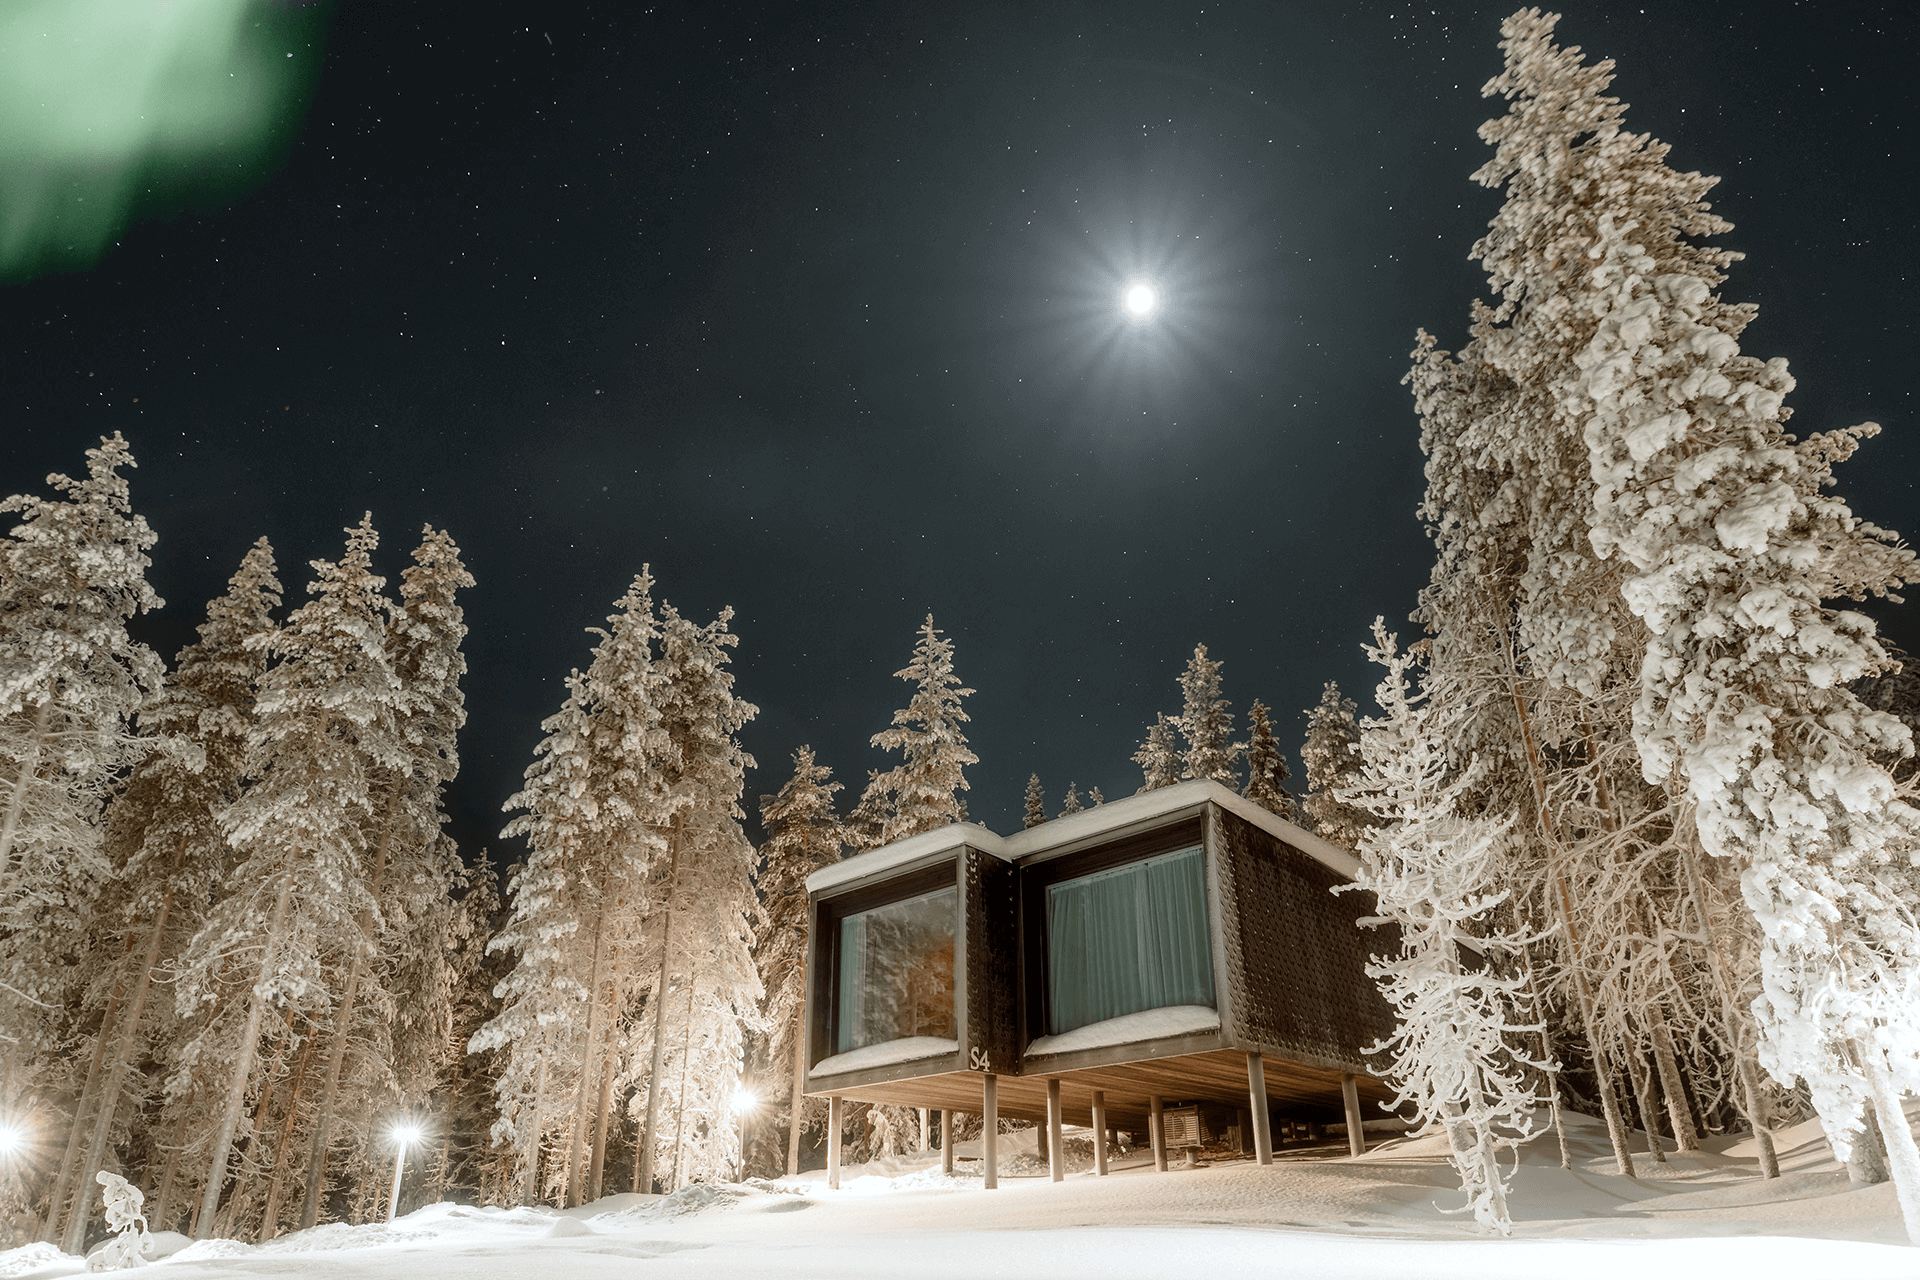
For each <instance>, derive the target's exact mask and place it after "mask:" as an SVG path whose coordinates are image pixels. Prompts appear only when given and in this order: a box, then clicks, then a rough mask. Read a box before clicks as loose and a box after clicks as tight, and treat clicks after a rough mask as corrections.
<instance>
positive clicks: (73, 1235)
mask: <svg viewBox="0 0 1920 1280" xmlns="http://www.w3.org/2000/svg"><path fill="white" fill-rule="evenodd" d="M279 605H280V583H279V580H278V579H277V578H276V577H275V573H274V561H273V548H272V547H271V546H269V545H268V543H267V540H266V539H265V538H262V539H260V540H259V541H258V542H256V543H254V545H253V547H252V548H251V549H250V550H249V551H248V552H247V554H246V556H245V558H244V559H242V560H241V562H240V567H239V569H238V571H237V572H236V573H235V574H234V575H233V577H232V578H231V579H230V580H229V581H228V584H227V591H226V593H225V594H224V595H222V596H219V597H217V598H216V599H215V600H213V602H212V603H210V604H209V605H208V606H207V620H206V621H205V622H203V623H202V624H201V625H200V629H199V639H198V640H197V641H196V642H194V643H193V644H190V645H188V646H187V647H186V648H184V649H182V650H181V651H180V654H179V656H178V657H177V658H176V659H175V660H174V667H173V673H172V674H171V675H170V676H169V677H168V678H167V682H166V687H165V689H164V690H163V691H162V692H161V693H160V694H159V696H157V697H156V698H154V699H153V700H152V701H151V702H149V703H148V704H147V706H146V707H144V708H143V709H142V710H141V711H140V715H139V723H140V728H141V730H142V732H143V733H145V734H147V735H149V736H151V737H154V738H159V739H163V740H165V739H170V740H173V741H174V742H176V743H179V744H182V745H186V746H190V747H191V748H192V750H179V749H174V750H161V751H155V752H152V753H150V754H149V755H147V756H146V757H145V758H144V759H143V760H141V761H140V763H139V764H137V765H136V766H135V767H134V770H133V774H132V776H131V777H130V778H129V780H128V782H127V785H126V788H125V789H124V790H123V791H122V792H121V793H120V794H119V795H118V796H117V797H116V798H115V800H114V802H113V805H112V807H111V808H110V809H109V811H108V815H107V834H106V852H107V855H108V858H109V860H110V861H111V863H112V864H113V868H114V872H113V878H112V880H111V881H110V882H109V884H108V886H107V889H106V891H105V894H104V895H103V900H102V903H101V909H100V914H99V916H98V917H96V923H95V932H96V933H97V934H99V935H102V936H103V938H105V939H107V941H105V943H104V944H103V945H96V946H95V947H94V948H93V950H94V951H95V953H96V954H101V953H104V954H108V955H112V956H115V957H116V958H122V957H123V959H121V962H120V963H117V964H114V965H113V966H111V967H110V968H109V969H107V970H105V971H104V972H102V973H101V974H100V975H99V977H98V979H97V980H96V981H94V982H93V983H91V984H90V986H89V989H88V990H87V991H86V992H85V993H84V997H83V1005H82V1008H83V1011H84V1013H83V1016H84V1017H86V1018H87V1019H88V1020H91V1017H92V1014H93V1013H94V1012H95V1011H96V1010H97V1011H98V1015H99V1024H98V1029H97V1031H96V1032H95V1040H94V1045H93V1054H94V1055H95V1057H96V1058H97V1060H98V1061H99V1063H100V1066H99V1069H98V1071H97V1072H89V1075H91V1076H94V1079H93V1081H92V1087H90V1088H89V1089H88V1090H87V1091H86V1093H85V1094H83V1096H82V1098H81V1102H80V1106H79V1108H78V1110H77V1113H76V1115H75V1125H74V1129H73V1139H72V1143H71V1144H70V1150H69V1156H68V1158H67V1159H66V1160H63V1161H62V1164H61V1167H60V1170H59V1176H58V1179H57V1180H56V1182H55V1185H54V1190H53V1194H52V1203H53V1206H54V1213H53V1215H51V1216H50V1218H49V1221H48V1224H47V1225H48V1236H49V1238H60V1239H62V1247H63V1248H64V1249H65V1250H66V1251H67V1252H68V1253H75V1254H77V1253H79V1252H80V1251H81V1246H82V1245H83V1244H84V1243H85V1240H86V1229H87V1223H88V1221H89V1215H88V1214H87V1213H85V1212H80V1213H74V1214H71V1215H70V1217H69V1219H68V1223H67V1225H66V1229H65V1230H64V1232H61V1231H60V1226H59V1223H58V1216H59V1213H60V1206H62V1205H64V1204H66V1203H67V1202H68V1200H69V1198H70V1193H71V1192H72V1191H74V1190H75V1189H76V1185H77V1190H78V1191H79V1192H80V1194H79V1196H78V1197H77V1203H78V1204H80V1205H82V1206H84V1205H86V1204H88V1203H89V1201H90V1199H91V1197H89V1196H87V1195H86V1194H85V1192H86V1178H87V1176H88V1174H89V1173H90V1172H92V1171H93V1170H97V1169H99V1168H100V1167H101V1161H102V1159H103V1158H104V1156H105V1154H106V1151H107V1146H108V1142H109V1140H110V1138H111V1136H112V1135H113V1133H114V1132H115V1128H116V1123H117V1122H116V1117H117V1115H118V1113H119V1111H120V1107H121V1099H122V1094H123V1090H124V1089H125V1086H126V1084H127V1080H128V1072H129V1070H130V1069H131V1068H132V1067H133V1065H134V1063H135V1061H136V1057H137V1056H141V1055H142V1053H143V1050H144V1049H146V1047H147V1046H148V1045H149V1043H150V1042H151V1041H154V1040H156V1039H160V1040H166V1039H170V1038H171V1033H172V1032H174V1031H176V1030H177V1026H176V1019H175V1016H174V1015H173V1013H172V1011H171V1010H170V1009H169V1008H167V1007H165V1006H164V1005H162V1006H161V1007H157V1008H152V1007H150V997H151V995H152V988H153V980H154V977H155V974H156V972H157V971H158V970H159V969H160V968H161V967H162V966H163V965H164V964H167V963H170V962H171V961H172V959H173V958H174V957H176V956H178V955H179V954H180V952H181V951H182V950H183V949H184V947H185V946H186V944H187V941H188V940H189V939H191V938H192V937H193V935H194V934H195V933H196V932H198V931H199V928H200V926H201V924H202V923H204V920H205V916H206V911H207V907H208V905H209V904H210V903H211V902H213V900H214V897H215V893H216V890H217V889H218V887H219V886H220V883H221V881H222V879H223V877H224V873H225V870H226V868H227V864H228V862H229V860H230V858H231V854H232V851H231V849H230V848H229V847H228V845H227V842H226V839H225V836H224V834H223V833H222V832H221V830H220V828H219V826H218V824H217V823H216V822H215V814H217V813H218V812H220V811H221V810H224V809H225V808H226V807H227V806H228V805H230V804H231V803H233V801H234V800H235V799H237V798H238V797H239V794H240V787H241V779H242V774H243V771H244V767H245V763H246V748H247V737H248V733H249V731H250V729H251V727H252V722H253V706H254V700H255V699H256V697H257V696H258V694H259V682H260V678H261V676H262V675H263V674H264V673H265V671H266V646H265V645H264V644H263V643H261V642H260V638H263V637H266V636H269V635H271V634H272V632H273V629H274V625H275V624H274V621H273V610H275V609H277V608H278V607H279ZM250 642H251V643H250ZM116 944H117V945H116ZM156 1027H158V1028H159V1029H160V1031H159V1034H158V1036H156ZM159 1047H164V1046H159ZM155 1154H157V1153H155ZM149 1158H152V1156H151V1154H150V1156H149Z"/></svg>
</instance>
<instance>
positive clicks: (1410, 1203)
mask: <svg viewBox="0 0 1920 1280" xmlns="http://www.w3.org/2000/svg"><path fill="white" fill-rule="evenodd" d="M1541 1120H1542V1121H1543V1122H1544V1116H1542V1117H1541ZM1568 1129H1569V1132H1568V1138H1569V1142H1570V1145H1571V1148H1572V1154H1573V1168H1572V1169H1571V1170H1563V1169H1561V1168H1560V1165H1559V1153H1558V1149H1557V1146H1556V1144H1555V1141H1554V1138H1553V1135H1552V1133H1551V1132H1548V1133H1547V1134H1545V1135H1544V1136H1542V1137H1540V1138H1536V1139H1534V1140H1533V1141H1531V1142H1529V1143H1527V1144H1526V1145H1525V1146H1523V1147H1521V1148H1520V1151H1519V1160H1520V1165H1519V1168H1518V1170H1517V1172H1516V1176H1515V1181H1514V1190H1513V1197H1512V1209H1513V1217H1514V1236H1515V1238H1514V1239H1511V1240H1500V1239H1495V1238H1490V1237H1489V1236H1487V1235H1485V1234H1484V1233H1482V1232H1481V1231H1480V1230H1478V1229H1477V1228H1476V1227H1475V1225H1474V1223H1473V1221H1472V1219H1471V1218H1470V1217H1467V1216H1465V1215H1461V1214H1458V1213H1450V1212H1447V1211H1448V1210H1453V1209H1457V1208H1458V1207H1459V1205H1460V1202H1461V1194H1460V1190H1459V1179H1458V1177H1457V1176H1456V1175H1455V1174H1454V1172H1453V1170H1452V1169H1450V1168H1449V1167H1448V1166H1447V1162H1446V1156H1445V1147H1446V1140H1445V1138H1444V1137H1442V1136H1441V1135H1438V1134H1429V1135H1425V1136H1415V1137H1408V1138H1400V1139H1395V1140H1392V1141H1389V1142H1383V1143H1381V1144H1379V1145H1378V1146H1377V1147H1375V1148H1374V1149H1373V1150H1371V1151H1369V1152H1368V1153H1367V1154H1366V1155H1364V1156H1362V1157H1360V1158H1359V1159H1353V1158H1351V1157H1349V1156H1347V1155H1346V1151H1345V1144H1344V1143H1336V1144H1331V1145H1329V1146H1326V1147H1320V1148H1314V1149H1297V1148H1295V1149H1285V1150H1282V1151H1281V1152H1279V1153H1277V1155H1276V1158H1275V1161H1274V1163H1273V1164H1272V1165H1269V1166H1266V1167H1264V1168H1263V1167H1261V1166H1259V1165H1256V1164H1254V1163H1253V1162H1252V1161H1250V1160H1233V1161H1220V1162H1218V1163H1215V1164H1213V1165H1211V1166H1206V1167H1202V1168H1199V1169H1193V1170H1179V1169H1176V1170H1174V1171H1172V1172H1169V1173H1164V1174H1161V1173H1155V1172H1153V1169H1152V1163H1151V1158H1150V1157H1149V1156H1148V1155H1146V1153H1144V1152H1141V1151H1139V1150H1135V1151H1133V1152H1132V1153H1131V1154H1130V1155H1128V1156H1125V1157H1122V1158H1120V1159H1119V1160H1117V1161H1116V1162H1115V1165H1114V1173H1113V1175H1112V1176H1111V1177H1107V1178H1095V1177H1094V1176H1092V1174H1090V1173H1084V1172H1076V1173H1073V1174H1071V1175H1069V1176H1068V1178H1067V1180H1066V1181H1065V1182H1062V1183H1053V1182H1051V1181H1049V1180H1048V1179H1047V1177H1046V1176H1045V1173H1044V1172H1043V1170H1044V1165H1043V1164H1042V1163H1041V1162H1040V1161H1039V1160H1038V1159H1037V1158H1036V1159H1034V1160H1033V1161H1032V1162H1031V1167H1032V1169H1033V1171H1034V1173H1035V1175H1037V1176H1027V1177H1021V1176H1006V1175H1003V1180H1002V1182H1001V1184H1000V1189H999V1190H997V1191H986V1190H984V1189H983V1188H982V1187H981V1183H980V1178H979V1176H978V1173H977V1170H978V1164H977V1162H975V1161H972V1160H967V1159H964V1158H963V1159H962V1160H961V1161H960V1164H959V1172H957V1173H956V1174H954V1175H946V1174H942V1173H941V1172H940V1168H939V1163H938V1158H937V1156H933V1155H919V1156H895V1157H890V1158H888V1159H886V1160H883V1161H876V1162H874V1163H873V1164H871V1165H866V1166H858V1167H852V1168H848V1169H846V1170H844V1171H843V1174H842V1181H841V1187H840V1189H839V1190H838V1191H832V1190H829V1189H828V1188H827V1187H826V1184H825V1175H824V1174H821V1173H818V1172H815V1173H810V1174H803V1175H801V1176H800V1177H798V1178H792V1179H787V1178H782V1179H778V1180H776V1181H763V1180H759V1179H755V1180H752V1181H749V1182H746V1183H722V1184H713V1183H704V1184H696V1185H694V1186H691V1187H687V1188H685V1189H684V1190H681V1191H679V1192H676V1193H675V1194H673V1195H671V1196H648V1195H618V1196H609V1197H607V1198H606V1199H604V1200H600V1201H596V1202H595V1203H593V1204H590V1205H585V1206H582V1207H581V1208H578V1209H569V1210H565V1211H563V1212H555V1211H554V1210H552V1209H548V1208H544V1207H528V1208H515V1209H506V1210H502V1209H492V1208H484V1209H483V1208H473V1207H469V1206H463V1205H453V1204H437V1205H430V1206H428V1207H426V1208H424V1209H420V1210H418V1211H416V1212H414V1213H410V1214H407V1215H405V1216H404V1217H402V1218H401V1219H400V1220H399V1221H398V1222H396V1223H394V1224H393V1225H392V1226H391V1227H389V1226H387V1225H386V1224H385V1223H378V1224H373V1223H370V1224H367V1225H366V1226H360V1227H352V1226H344V1225H341V1224H334V1225H331V1226H325V1227H320V1228H317V1229H315V1230H313V1231H298V1232H294V1233H292V1234H290V1235H287V1236H283V1237H281V1238H280V1239H278V1240H274V1241H270V1242H268V1243H266V1244H262V1245H247V1244H242V1243H240V1242H238V1241H232V1240H202V1241H199V1242H197V1243H195V1244H194V1245H193V1246H191V1247H190V1248H188V1249H185V1250H182V1251H181V1252H180V1253H178V1254H175V1255H174V1256H173V1257H170V1258H166V1259H163V1260H161V1261H158V1262H155V1263H153V1264H152V1265H153V1266H154V1267H156V1268H161V1270H159V1271H157V1272H153V1273H151V1274H152V1275H153V1280H233V1278H234V1277H236V1276H241V1275H246V1276H289V1277H291V1276H303V1277H304V1276H320V1277H325V1278H326V1280H419V1278H420V1277H422V1276H432V1277H434V1278H435V1280H540V1278H542V1277H546V1276H554V1275H559V1276H564V1277H566V1280H634V1278H635V1277H637V1276H642V1275H644V1276H647V1277H654V1278H671V1280H721V1278H723V1277H725V1278H728V1280H734V1278H738V1277H755V1278H763V1280H979V1277H982V1276H1014V1277H1031V1278H1034V1280H1040V1278H1044V1280H1115V1278H1116V1277H1127V1276H1145V1275H1181V1276H1241V1275H1244V1276H1296V1275H1297V1276H1312V1277H1313V1278H1314V1280H1399V1278H1403V1277H1409V1276H1418V1277H1420V1278H1421V1280H1539V1278H1540V1277H1541V1276H1551V1277H1553V1280H1586V1278H1587V1277H1593V1278H1594V1280H1619V1278H1620V1277H1621V1276H1623V1275H1624V1276H1633V1275H1645V1276H1700V1277H1705V1276H1722V1275H1727V1276H1738V1277H1740V1278H1741V1280H1773V1278H1774V1277H1779V1278H1780V1280H1808V1277H1824V1276H1844V1277H1846V1280H1880V1278H1881V1277H1887V1278H1888V1280H1891V1278H1892V1277H1896V1276H1897V1277H1905V1278H1910V1277H1911V1276H1912V1275H1913V1274H1914V1258H1915V1256H1916V1255H1915V1253H1914V1250H1913V1249H1912V1248H1911V1247H1910V1246H1908V1245H1906V1244H1905V1243H1904V1241H1905V1238H1906V1236H1905V1231H1904V1229H1903V1227H1902V1225H1901V1221H1900V1213H1899V1209H1898V1207H1897V1206H1896V1204H1895V1202H1894V1193H1893V1186H1892V1184H1890V1183H1882V1184H1880V1185H1879V1186H1873V1187H1864V1188H1859V1189H1854V1188H1851V1187H1850V1186H1849V1185H1848V1182H1847V1175H1846V1172H1845V1170H1844V1169H1842V1168H1840V1167H1839V1166H1837V1165H1836V1164H1835V1163H1834V1161H1833V1159H1832V1155H1831V1153H1830V1151H1829V1149H1828V1147H1827V1144H1826V1142H1825V1141H1824V1139H1822V1137H1821V1136H1820V1131H1819V1126H1818V1124H1817V1122H1811V1121H1810V1122H1808V1123H1805V1124H1801V1125H1797V1126H1795V1127H1793V1128H1791V1129H1784V1130H1781V1131H1779V1132H1778V1133H1777V1134H1776V1138H1777V1140H1778V1144H1779V1148H1780V1157H1781V1165H1782V1168H1783V1170H1784V1172H1785V1176H1784V1177H1782V1178H1780V1179H1778V1180H1775V1181H1770V1182H1769V1181H1762V1180H1761V1179H1760V1177H1759V1176H1758V1175H1757V1173H1756V1172H1755V1169H1754V1162H1753V1144H1752V1142H1751V1141H1750V1140H1748V1139H1745V1138H1742V1139H1728V1138H1710V1139H1708V1140H1707V1141H1706V1148H1707V1149H1706V1150H1704V1151H1701V1152H1697V1153H1693V1154H1689V1155H1685V1156H1681V1155H1674V1154H1669V1155H1668V1157H1667V1159H1668V1163H1667V1164H1665V1165H1656V1164H1654V1162H1653V1161H1652V1159H1651V1157H1648V1158H1646V1159H1645V1160H1644V1161H1643V1162H1642V1169H1643V1175H1642V1176H1641V1177H1639V1178H1622V1177H1618V1176H1616V1175H1614V1174H1612V1173H1610V1172H1609V1170H1610V1169H1611V1168H1612V1165H1613V1158H1612V1155H1611V1153H1610V1151H1609V1148H1608V1146H1607V1137H1606V1130H1605V1128H1604V1127H1603V1126H1602V1125H1601V1124H1600V1123H1599V1122H1598V1121H1595V1120H1591V1119H1588V1118H1586V1117H1583V1116H1577V1115H1570V1116H1569V1117H1568ZM1032 1144H1033V1138H1032V1137H1031V1136H1029V1135H1028V1134H1025V1133H1022V1134H1009V1135H1006V1136H1004V1137H1003V1138H1002V1139H1001V1151H1002V1153H1003V1155H1010V1154H1014V1153H1017V1152H1019V1151H1021V1150H1025V1151H1027V1152H1031V1151H1032ZM1634 1146H1635V1150H1636V1154H1638V1153H1639V1152H1641V1151H1644V1149H1645V1140H1644V1138H1643V1137H1642V1136H1641V1135H1639V1134H1637V1133H1636V1134H1635V1135H1634ZM958 1154H959V1155H961V1156H962V1157H965V1156H967V1155H969V1154H971V1152H970V1150H969V1145H967V1144H963V1145H962V1146H961V1147H960V1148H959V1151H958ZM1010 1163H1011V1162H1010ZM1021 1163H1022V1167H1023V1168H1025V1167H1026V1165H1025V1163H1024V1162H1021ZM562 1219H569V1220H571V1221H572V1223H574V1224H577V1225H582V1226H585V1227H586V1228H587V1231H588V1233H589V1234H579V1235H562V1234H559V1233H558V1232H556V1230H555V1227H556V1224H557V1223H558V1222H559V1221H560V1220H562ZM572 1229H573V1228H572V1227H571V1226H569V1227H563V1228H560V1231H570V1230H572ZM639 1264H644V1265H639ZM85 1265H86V1264H85V1262H84V1261H83V1260H82V1259H80V1258H75V1257H69V1256H68V1255H65V1254H62V1253H60V1252H58V1251H57V1250H56V1249H54V1248H53V1246H51V1245H44V1244H33V1245H27V1246H25V1247H23V1248H20V1249H14V1250H10V1251H6V1252H0V1278H4V1280H28V1278H29V1277H43V1276H44V1277H53V1276H65V1275H75V1274H80V1273H82V1272H83V1270H84V1268H85Z"/></svg>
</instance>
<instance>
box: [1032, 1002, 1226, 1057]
mask: <svg viewBox="0 0 1920 1280" xmlns="http://www.w3.org/2000/svg"><path fill="white" fill-rule="evenodd" d="M1219 1029H1220V1011H1219V1010H1218V1009H1214V1008H1210V1007H1209V1006H1207V1005H1204V1004H1175V1005H1168V1006H1167V1007H1166V1008H1164V1009H1142V1010H1141V1011H1140V1012H1139V1013H1128V1014H1123V1015H1121V1016H1120V1017H1118V1018H1108V1019H1107V1020H1106V1021H1105V1022H1089V1023H1088V1024H1087V1025H1086V1026H1084V1027H1075V1028H1074V1029H1073V1030H1071V1031H1063V1032H1061V1033H1060V1034H1059V1035H1057V1036H1041V1037H1040V1038H1039V1039H1038V1040H1034V1041H1032V1042H1031V1043H1029V1044H1028V1045H1027V1051H1026V1053H1025V1054H1024V1055H1023V1056H1024V1057H1028V1058H1037V1057H1040V1056H1041V1055H1043V1054H1049V1053H1076V1052H1078V1051H1079V1050H1081V1049H1105V1048H1106V1047H1108V1046H1109V1045H1116V1044H1137V1043H1139V1042H1140V1041H1142V1040H1164V1039H1165V1038H1167V1037H1168V1036H1190V1035H1195V1034H1197V1033H1199V1032H1202V1031H1218V1030H1219Z"/></svg>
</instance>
